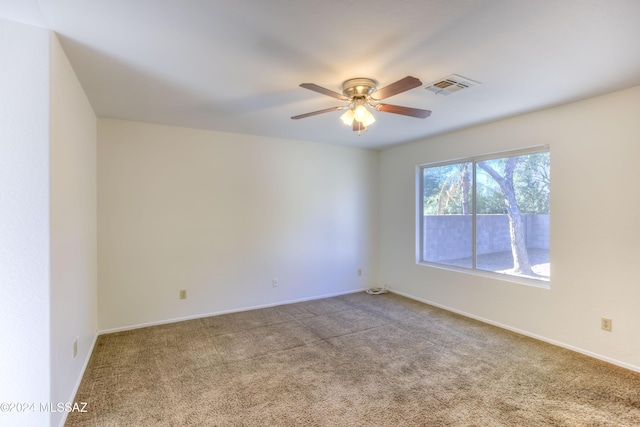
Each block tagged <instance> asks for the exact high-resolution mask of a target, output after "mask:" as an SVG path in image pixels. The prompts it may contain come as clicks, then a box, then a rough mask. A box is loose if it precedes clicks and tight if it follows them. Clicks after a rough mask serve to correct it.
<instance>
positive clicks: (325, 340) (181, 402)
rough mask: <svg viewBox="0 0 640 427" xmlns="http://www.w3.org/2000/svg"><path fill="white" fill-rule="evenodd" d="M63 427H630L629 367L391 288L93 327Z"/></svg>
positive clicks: (637, 410)
mask: <svg viewBox="0 0 640 427" xmlns="http://www.w3.org/2000/svg"><path fill="white" fill-rule="evenodd" d="M76 401H78V402H87V403H88V405H87V410H88V413H71V414H69V417H68V419H67V423H66V425H67V426H482V427H487V426H640V374H638V373H635V372H631V371H628V370H625V369H622V368H619V367H616V366H613V365H609V364H607V363H604V362H601V361H598V360H595V359H591V358H589V357H586V356H583V355H580V354H577V353H573V352H571V351H568V350H564V349H561V348H557V347H553V346H551V345H548V344H545V343H542V342H539V341H536V340H533V339H530V338H526V337H523V336H520V335H517V334H514V333H511V332H508V331H504V330H501V329H498V328H495V327H492V326H489V325H486V324H483V323H480V322H477V321H474V320H470V319H467V318H464V317H462V316H458V315H455V314H451V313H448V312H446V311H443V310H440V309H437V308H434V307H431V306H428V305H425V304H422V303H419V302H416V301H412V300H409V299H407V298H403V297H401V296H398V295H393V294H387V295H379V296H374V295H368V294H366V293H358V294H351V295H345V296H340V297H334V298H329V299H324V300H317V301H309V302H303V303H297V304H291V305H283V306H279V307H273V308H266V309H261V310H254V311H249V312H243V313H235V314H226V315H221V316H215V317H208V318H204V319H198V320H191V321H186V322H180V323H174V324H169V325H162V326H155V327H150V328H144V329H138V330H134V331H127V332H120V333H114V334H109V335H102V336H100V337H99V338H98V341H97V344H96V348H95V350H94V353H93V355H92V357H91V361H90V363H89V366H88V368H87V371H86V373H85V376H84V378H83V380H82V384H81V386H80V389H79V391H78V395H77V396H76Z"/></svg>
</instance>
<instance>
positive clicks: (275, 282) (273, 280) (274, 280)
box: [271, 278, 278, 288]
mask: <svg viewBox="0 0 640 427" xmlns="http://www.w3.org/2000/svg"><path fill="white" fill-rule="evenodd" d="M271 286H273V287H274V288H277V287H278V279H276V278H273V279H271Z"/></svg>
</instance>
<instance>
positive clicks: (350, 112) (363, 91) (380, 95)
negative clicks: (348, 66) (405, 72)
mask: <svg viewBox="0 0 640 427" xmlns="http://www.w3.org/2000/svg"><path fill="white" fill-rule="evenodd" d="M377 85H378V82H376V81H375V80H373V79H369V78H365V77H358V78H355V79H349V80H346V81H345V82H344V83H342V93H338V92H334V91H332V90H329V89H326V88H323V87H322V86H318V85H317V84H314V83H302V84H301V85H300V87H303V88H305V89H309V90H312V91H314V92H318V93H321V94H323V95H327V96H330V97H332V98H336V99H339V100H340V101H345V102H347V104H346V105H341V106H337V107H331V108H325V109H324V110H319V111H313V112H311V113H306V114H300V115H298V116H293V117H291V118H292V119H293V120H298V119H304V118H305V117H310V116H315V115H317V114H323V113H328V112H330V111H336V110H347V111H346V112H345V113H344V114H342V116H340V119H341V120H342V121H343V122H344V124H346V125H347V126H351V127H352V128H353V130H354V131H357V132H358V135H360V131H361V130H362V129H364V130H367V127H368V126H369V125H371V124H373V123H374V122H375V121H376V119H375V118H374V117H373V114H371V112H369V110H368V109H367V107H371V108H373V109H375V110H377V111H382V112H385V113H393V114H402V115H403V116H410V117H417V118H419V119H424V118H426V117H429V116H430V115H431V111H429V110H421V109H419V108H411V107H402V106H399V105H391V104H383V103H381V102H380V101H381V100H383V99H386V98H389V97H391V96H393V95H397V94H399V93H402V92H406V91H408V90H410V89H414V88H416V87H419V86H422V82H421V81H420V80H419V79H417V78H415V77H411V76H407V77H405V78H403V79H400V80H398V81H397V82H395V83H391V84H390V85H389V86H385V87H383V88H382V89H377V87H376V86H377Z"/></svg>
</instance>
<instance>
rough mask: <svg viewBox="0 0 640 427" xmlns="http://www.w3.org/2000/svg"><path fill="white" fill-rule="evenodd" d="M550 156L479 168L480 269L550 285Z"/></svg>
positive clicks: (526, 157) (490, 162) (495, 162)
mask: <svg viewBox="0 0 640 427" xmlns="http://www.w3.org/2000/svg"><path fill="white" fill-rule="evenodd" d="M549 163H550V162H549V153H536V154H527V155H522V156H513V157H505V158H499V159H491V160H485V161H481V162H477V163H476V187H477V188H476V190H477V193H476V268H477V269H479V270H486V271H493V272H497V273H504V274H510V275H516V276H521V277H531V278H535V279H540V280H549Z"/></svg>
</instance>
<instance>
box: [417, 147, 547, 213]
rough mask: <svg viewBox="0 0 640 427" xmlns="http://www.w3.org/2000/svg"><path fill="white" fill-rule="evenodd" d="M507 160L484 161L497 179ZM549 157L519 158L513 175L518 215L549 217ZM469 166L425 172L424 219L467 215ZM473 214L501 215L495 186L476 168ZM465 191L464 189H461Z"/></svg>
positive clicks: (501, 201) (501, 199)
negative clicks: (474, 207)
mask: <svg viewBox="0 0 640 427" xmlns="http://www.w3.org/2000/svg"><path fill="white" fill-rule="evenodd" d="M507 159H508V158H499V159H491V160H486V161H485V163H486V164H488V165H489V166H491V168H492V169H493V170H495V171H496V172H497V173H498V174H499V175H501V176H503V175H504V167H505V164H506V162H507ZM549 168H550V158H549V153H535V154H526V155H522V156H519V158H518V163H517V165H516V168H515V170H514V174H513V187H514V189H515V195H516V200H517V203H518V206H519V208H520V211H521V212H522V213H536V214H548V213H549V191H550V186H549V184H550V180H549ZM471 171H472V163H470V162H466V163H456V164H451V165H444V166H435V167H431V168H425V169H424V172H423V189H424V193H423V197H424V199H423V202H424V214H425V215H462V214H465V213H470V211H469V209H468V207H469V206H470V205H471V200H472V197H473V189H472V188H471V187H472V185H471V178H470V177H471V173H472V172H471ZM476 186H477V189H476V212H477V213H478V214H505V213H506V212H507V211H506V207H505V202H504V195H503V193H502V190H501V188H500V186H499V184H498V183H497V182H496V181H495V179H493V178H492V177H491V176H490V175H489V174H488V173H486V172H485V171H484V170H482V169H481V168H480V167H477V168H476ZM465 187H466V189H465Z"/></svg>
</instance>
